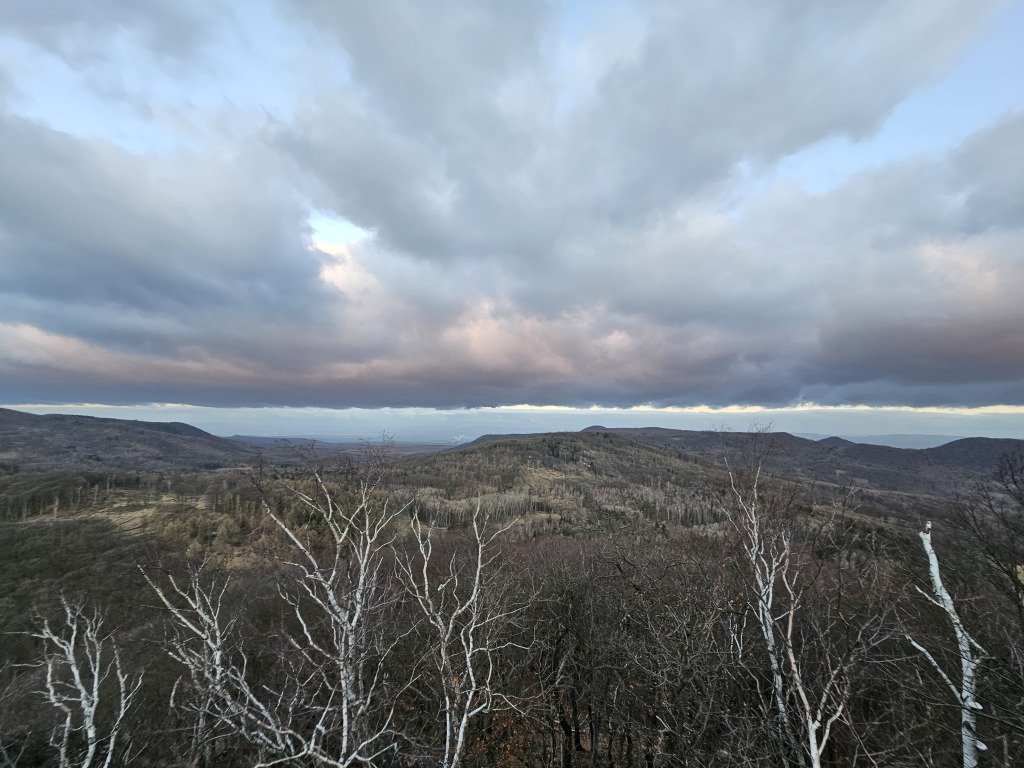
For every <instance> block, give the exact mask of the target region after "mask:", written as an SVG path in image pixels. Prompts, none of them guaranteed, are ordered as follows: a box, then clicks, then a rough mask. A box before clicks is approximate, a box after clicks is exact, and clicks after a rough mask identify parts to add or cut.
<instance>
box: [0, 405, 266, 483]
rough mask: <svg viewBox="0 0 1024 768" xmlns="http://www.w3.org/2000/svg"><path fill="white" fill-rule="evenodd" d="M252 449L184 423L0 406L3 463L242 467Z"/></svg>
mask: <svg viewBox="0 0 1024 768" xmlns="http://www.w3.org/2000/svg"><path fill="white" fill-rule="evenodd" d="M250 456H251V450H249V449H247V448H246V447H244V446H241V445H238V444H235V443H233V442H231V441H230V440H226V439H224V438H221V437H216V436H214V435H211V434H210V433H209V432H204V431H203V430H201V429H199V428H198V427H193V426H192V425H191V424H185V423H182V422H152V421H129V420H125V419H108V418H101V417H95V416H71V415H66V414H47V415H36V414H33V413H25V412H23V411H15V410H12V409H9V408H0V465H2V466H3V467H4V468H6V469H7V470H8V471H10V470H12V469H21V470H41V469H62V470H64V469H68V470H89V469H95V470H104V469H134V470H152V471H164V470H190V469H218V468H221V467H231V466H238V465H240V464H243V463H245V462H246V461H247V460H248V459H249V457H250Z"/></svg>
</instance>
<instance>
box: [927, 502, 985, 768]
mask: <svg viewBox="0 0 1024 768" xmlns="http://www.w3.org/2000/svg"><path fill="white" fill-rule="evenodd" d="M919 535H920V538H921V545H922V547H924V551H925V555H926V556H927V557H928V575H929V578H930V580H931V594H929V593H928V592H925V591H924V590H923V589H921V588H920V587H917V591H918V592H919V593H920V594H921V595H923V596H924V597H925V598H926V599H927V600H928V601H929V602H930V603H932V605H935V606H936V607H938V608H940V609H941V610H942V611H943V612H944V613H945V614H946V618H947V619H948V620H949V623H950V625H952V628H953V634H954V636H955V637H956V644H957V650H958V652H959V656H960V683H959V685H958V684H957V683H955V682H954V681H953V678H952V677H951V676H950V675H949V673H947V672H946V670H944V669H943V668H942V665H941V664H940V663H939V662H938V661H937V660H936V658H935V656H934V655H932V653H931V652H930V651H929V650H928V649H927V648H926V647H925V646H923V645H922V644H921V643H919V642H918V641H917V640H915V639H914V638H913V637H911V636H910V635H909V634H908V635H907V640H908V641H909V642H910V644H911V645H912V646H913V647H914V648H915V649H916V650H917V651H919V652H920V653H921V654H922V655H923V656H924V658H925V659H927V661H928V663H929V664H930V665H931V666H932V668H933V669H934V670H935V671H936V673H938V675H939V677H941V678H942V681H943V683H945V685H946V687H947V688H948V689H949V691H950V693H951V694H952V696H953V698H954V700H955V701H956V702H957V707H958V709H959V710H960V746H961V753H962V760H963V763H962V764H963V768H976V766H977V765H978V753H979V752H984V751H985V750H986V749H987V747H986V746H985V744H984V742H982V741H981V739H980V738H978V712H979V711H980V710H981V709H982V705H981V704H980V703H979V702H978V697H977V691H978V672H979V671H980V669H981V665H982V664H983V663H984V662H985V660H986V659H987V658H988V656H987V654H986V653H985V649H984V648H982V647H981V645H980V644H979V643H978V641H977V640H975V639H974V637H973V636H972V635H971V633H970V632H968V631H967V628H966V627H965V626H964V623H963V620H962V619H961V618H960V614H959V612H958V611H957V609H956V604H955V603H954V602H953V597H952V595H950V594H949V590H947V589H946V585H945V584H944V583H943V581H942V571H941V569H940V568H939V558H938V555H936V554H935V548H934V547H933V546H932V524H931V522H930V521H929V522H928V523H927V524H926V525H925V529H924V530H923V531H921V533H920V534H919Z"/></svg>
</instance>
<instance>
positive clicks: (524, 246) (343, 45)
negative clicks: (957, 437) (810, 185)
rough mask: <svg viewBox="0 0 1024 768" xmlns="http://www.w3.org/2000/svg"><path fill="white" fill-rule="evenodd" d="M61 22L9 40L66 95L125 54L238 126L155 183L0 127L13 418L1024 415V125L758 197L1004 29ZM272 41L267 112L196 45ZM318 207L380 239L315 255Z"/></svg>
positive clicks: (354, 8)
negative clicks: (71, 76)
mask: <svg viewBox="0 0 1024 768" xmlns="http://www.w3.org/2000/svg"><path fill="white" fill-rule="evenodd" d="M72 5H74V8H71V7H70V6H69V7H68V9H67V13H66V14H63V15H61V14H57V13H50V12H44V11H43V10H41V8H42V6H40V5H39V4H29V3H21V2H15V3H12V4H9V5H7V6H4V9H3V10H0V22H6V23H7V24H8V25H9V26H8V29H9V31H8V34H9V35H15V36H20V38H21V39H22V40H23V41H25V42H26V44H27V45H31V46H37V47H41V48H42V49H45V50H48V51H50V52H52V53H55V54H57V55H59V56H61V57H64V58H65V59H66V60H67V61H69V62H71V64H72V65H73V66H81V67H89V66H92V64H90V63H89V62H90V61H92V60H93V59H94V58H96V57H100V58H102V57H103V56H104V55H105V54H104V48H103V45H102V44H100V43H97V42H95V41H103V40H110V39H113V38H116V37H117V35H119V34H123V30H125V29H127V30H130V31H131V33H132V34H133V35H135V39H136V43H137V45H136V46H135V47H134V48H131V51H130V52H129V53H125V52H124V51H121V52H119V53H118V54H117V55H118V56H119V57H121V58H119V59H117V61H118V62H120V63H122V64H123V63H126V62H128V61H129V60H132V61H134V60H135V59H132V57H137V63H138V65H139V66H140V67H143V68H144V69H145V70H146V71H149V70H148V69H147V68H155V69H157V70H160V71H162V72H163V73H164V74H165V75H166V78H169V79H170V81H171V82H172V83H173V82H174V78H175V76H176V75H175V73H178V72H181V71H183V70H185V69H188V68H190V67H192V68H193V69H194V68H196V67H200V68H202V69H203V71H208V72H210V73H211V74H212V75H213V76H216V75H218V74H223V76H224V79H223V81H222V87H223V89H224V94H223V97H222V98H221V99H220V100H219V101H216V102H215V104H214V105H213V106H202V105H198V106H196V105H193V106H192V107H189V109H188V110H187V112H181V113H179V114H178V117H181V118H182V119H181V120H180V121H178V122H175V121H174V120H169V119H168V117H167V114H166V113H160V111H159V110H154V112H153V116H151V117H150V118H140V119H152V120H153V121H157V122H159V123H160V126H161V130H165V131H171V132H172V133H174V132H177V133H175V134H174V135H176V136H179V137H180V136H185V135H187V136H188V141H187V142H181V143H172V144H171V146H170V148H164V149H161V150H160V151H156V150H140V149H129V148H127V147H126V146H124V145H123V144H122V143H119V141H118V140H117V136H116V130H111V131H110V135H104V136H86V135H72V134H70V133H67V132H64V131H61V130H59V129H58V128H57V127H55V126H54V125H52V124H48V123H47V121H46V120H45V119H44V118H42V117H39V116H33V117H29V116H26V115H24V114H19V113H18V111H17V109H18V106H17V104H14V103H7V102H4V101H3V100H2V99H0V110H5V111H0V146H4V147H6V148H11V151H5V152H4V153H3V155H2V157H0V273H2V276H3V280H2V281H0V401H7V402H19V401H22V402H24V401H39V400H40V399H41V398H43V399H52V400H54V401H61V400H65V401H67V400H73V401H83V400H90V401H96V402H105V401H106V402H120V403H131V402H148V401H160V402H169V401H174V402H186V403H196V404H210V405H318V406H365V407H376V406H435V407H462V406H491V405H503V404H515V403H523V402H529V403H536V404H559V405H589V404H591V403H600V404H604V405H614V406H629V405H634V404H638V403H655V404H659V405H681V406H686V405H696V404H710V405H720V406H721V405H728V404H730V403H749V404H760V405H766V406H781V405H786V404H790V403H795V402H804V401H815V402H822V403H835V404H842V403H861V402H863V403H885V404H897V405H898V404H913V405H981V404H989V403H1019V402H1020V400H1021V393H1022V392H1024V387H1022V386H1021V385H1022V383H1024V347H1022V342H1021V339H1020V333H1019V329H1020V328H1022V327H1024V310H1022V309H1021V308H1020V303H1019V300H1018V297H1019V296H1020V295H1021V289H1022V288H1024V263H1022V257H1021V253H1024V250H1022V248H1021V246H1022V245H1024V204H1022V203H1021V201H1022V200H1024V181H1022V180H1021V177H1020V174H1019V173H1016V172H1015V171H1016V170H1017V168H1018V167H1019V165H1020V164H1019V163H1014V162H1012V158H1017V157H1021V156H1022V152H1024V113H1014V114H1010V115H1006V116H1005V117H1004V118H1003V119H1002V120H1000V121H999V122H997V123H996V124H993V125H991V126H989V127H988V128H986V129H984V130H982V131H980V132H978V133H976V134H975V135H973V136H971V137H969V138H967V139H966V140H965V141H964V142H963V144H962V145H960V146H958V147H952V148H949V150H948V151H947V152H945V153H944V154H936V155H930V156H925V155H922V156H916V157H907V158H904V159H902V160H899V161H897V162H891V163H887V164H884V165H879V166H877V167H874V168H867V169H864V170H862V171H861V172H859V173H857V174H855V175H854V176H852V177H850V178H848V179H846V180H845V181H843V182H842V183H840V184H838V185H837V186H835V187H834V188H832V189H830V190H827V191H825V192H822V193H819V194H812V193H811V192H809V191H807V189H805V188H804V187H803V186H802V185H801V184H800V183H799V180H798V179H786V178H780V177H779V176H778V174H776V173H775V169H776V168H777V164H778V163H779V162H780V161H782V160H783V159H784V158H786V157H787V156H789V155H791V154H793V153H796V152H800V151H806V150H808V149H809V148H813V147H815V146H816V145H818V144H819V143H820V142H822V141H824V140H827V139H828V138H830V137H836V136H846V137H851V138H852V139H854V140H857V139H863V138H865V137H869V136H870V135H872V133H873V132H874V131H876V130H877V129H878V128H879V127H880V126H881V125H882V124H883V122H884V121H885V119H886V117H887V115H888V114H889V113H890V112H891V111H892V110H893V108H894V107H896V105H898V104H899V103H901V102H902V101H903V100H904V99H905V98H906V97H907V96H908V95H910V94H911V93H913V92H915V91H916V90H918V89H920V88H922V87H924V86H926V85H928V84H929V83H932V82H934V81H935V80H936V79H937V78H939V77H940V76H941V75H942V74H943V73H944V72H945V71H947V70H948V68H949V67H950V66H952V64H953V62H954V61H955V59H956V57H957V56H958V55H960V54H961V52H962V51H963V50H964V49H965V46H968V45H969V44H971V43H972V41H973V40H975V39H976V36H977V35H978V33H979V30H980V29H981V28H982V26H983V24H984V23H985V22H986V20H987V19H989V18H990V16H991V13H992V12H993V9H994V8H995V7H996V5H997V4H996V3H978V2H972V3H967V2H962V1H959V0H941V1H940V2H934V1H933V2H924V0H912V1H911V2H901V3H894V2H883V1H882V0H877V1H876V2H852V1H851V2H836V3H830V4H827V5H821V4H808V3H803V2H796V1H795V0H794V2H781V3H773V4H769V5H765V4H763V3H755V2H750V1H747V0H733V1H731V2H727V3H719V4H686V5H679V4H676V3H659V2H651V3H641V4H637V5H635V6H630V8H628V9H625V8H619V9H617V10H614V9H613V10H612V11H608V12H607V13H604V12H598V11H594V10H592V9H588V8H579V7H577V6H576V5H568V6H564V7H563V6H559V5H555V4H551V3H542V2H526V3H515V4H506V3H500V4H484V5H480V4H472V3H463V2H454V0H452V2H445V3H441V4H440V5H438V4H434V5H431V6H430V7H429V8H427V7H426V6H421V5H419V4H415V3H409V2H403V1H402V0H387V1H386V2H380V3H371V4H365V3H334V2H326V0H277V3H276V5H274V6H268V5H264V4H257V5H256V6H253V8H255V9H256V10H255V11H254V15H253V16H252V17H246V18H245V19H242V18H241V17H240V16H239V15H238V13H237V8H236V9H235V10H232V7H231V6H230V5H228V4H225V5H223V6H221V5H214V6H209V8H210V9H212V10H204V9H205V8H206V6H199V5H194V4H164V3H156V4H147V5H145V6H138V7H136V6H133V7H132V9H130V10H129V11H124V12H120V11H118V8H119V7H120V6H117V4H111V3H96V4H88V6H86V5H81V4H72ZM115 6H117V7H115ZM581 14H582V15H581ZM260 19H263V20H264V21H263V22H261V21H259V20H260ZM264 22H265V23H266V25H267V26H266V27H265V28H258V26H259V24H260V23H264ZM278 29H279V30H281V36H282V39H284V38H287V39H289V40H292V41H293V42H294V41H295V40H303V41H305V44H306V45H307V47H308V51H303V52H302V53H301V54H300V53H298V52H297V51H298V47H296V48H295V51H293V52H294V53H295V56H294V58H292V59H290V58H289V56H286V55H285V54H284V53H283V52H281V51H278V52H276V53H273V54H271V53H266V56H268V57H270V56H271V55H273V57H275V58H274V60H275V61H277V60H281V61H283V62H284V63H283V64H282V66H281V67H280V72H279V73H278V76H279V78H280V79H279V80H274V81H272V82H271V81H267V82H266V87H267V89H268V96H267V104H268V105H270V106H268V107H267V108H266V110H265V111H264V112H262V113H260V111H259V110H258V109H254V108H253V105H252V103H251V94H252V93H253V92H254V90H255V86H254V85H253V84H252V83H246V82H243V81H242V80H240V79H239V77H241V76H240V75H239V72H244V70H245V69H246V63H247V61H248V60H247V59H245V58H240V59H239V60H238V61H233V62H232V63H231V65H230V67H228V68H227V69H222V68H223V67H227V65H226V64H225V55H221V54H218V55H214V54H212V53H211V52H210V51H211V50H212V49H214V48H216V47H217V46H216V45H214V44H213V42H212V41H217V43H218V44H219V43H221V42H223V41H224V40H227V39H228V38H229V37H230V36H231V35H236V34H248V32H251V33H252V34H254V35H256V37H254V38H253V40H255V39H257V38H258V39H259V40H261V41H269V40H272V39H273V34H271V33H272V31H273V30H278ZM228 30H231V31H230V33H229V31H228ZM246 30H248V32H246ZM567 30H571V33H570V32H567ZM253 40H249V41H248V43H247V44H245V45H239V46H237V47H236V48H231V49H230V50H232V51H236V50H237V51H240V52H247V53H245V55H247V56H256V57H257V59H253V60H252V69H253V71H254V72H259V73H261V74H260V76H261V77H262V76H263V74H262V73H265V72H266V71H267V70H268V66H267V63H266V62H267V60H269V59H267V60H264V59H262V58H259V57H260V56H262V55H264V54H263V53H261V52H260V51H259V49H258V48H257V47H255V45H254V44H253ZM90 41H92V42H90ZM282 45H283V44H282ZM282 50H283V49H282ZM288 50H289V51H292V49H291V48H289V49H288ZM239 55H241V54H239ZM289 55H290V54H289ZM314 64H315V65H317V66H321V65H322V66H323V67H324V69H323V70H322V71H321V72H320V73H318V74H317V73H316V71H315V70H312V69H311V67H312V66H314ZM2 73H3V62H2V60H0V75H2ZM310 78H313V79H312V80H311V79H310ZM2 82H3V80H2V77H0V92H2ZM191 82H192V79H191V78H190V77H182V78H181V79H180V83H181V84H182V85H181V87H182V90H181V91H180V92H171V91H167V92H164V91H163V90H161V92H160V93H159V94H156V93H155V92H154V94H153V100H154V102H160V103H170V104H176V105H182V104H185V103H186V102H187V101H188V98H189V93H190V92H189V91H188V88H190V87H191V86H190V85H188V84H189V83H191ZM261 82H262V81H261ZM161 83H163V84H162V85H161V88H162V89H163V88H165V86H166V83H164V81H163V80H161ZM318 86H321V87H318ZM133 87H143V86H133ZM234 89H238V90H234ZM270 91H272V92H270ZM204 93H205V92H204ZM129 96H130V98H131V99H136V100H137V99H138V98H140V94H139V93H136V92H133V93H132V94H130V95H129ZM129 96H125V97H124V98H129ZM145 96H146V94H145V92H143V93H142V94H141V97H145ZM91 98H95V99H96V100H97V102H96V103H99V102H100V101H103V102H105V103H106V102H110V100H112V99H113V100H116V99H117V98H120V97H119V96H118V95H117V94H116V93H114V92H107V91H104V92H99V91H97V93H95V94H93V95H92V97H91ZM206 98H208V94H207V95H205V96H204V99H206ZM143 100H145V99H144V98H143ZM285 103H287V104H288V106H287V108H284V107H281V106H280V105H282V104H285ZM186 114H187V118H188V119H184V117H182V116H183V115H186ZM314 209H316V210H323V211H327V212H330V213H333V214H334V215H337V216H338V217H339V218H342V219H345V220H347V221H350V222H352V223H353V224H355V225H356V226H358V227H360V228H362V229H364V230H366V231H367V232H369V233H371V234H370V236H369V237H368V238H366V239H364V240H360V241H359V242H354V243H351V244H349V246H347V247H346V248H335V249H333V250H328V249H326V248H321V247H318V246H317V244H316V243H314V242H313V241H312V231H311V229H310V228H309V226H308V223H307V222H308V216H309V214H310V211H311V210H314Z"/></svg>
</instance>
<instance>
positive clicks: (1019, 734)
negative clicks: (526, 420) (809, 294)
mask: <svg viewBox="0 0 1024 768" xmlns="http://www.w3.org/2000/svg"><path fill="white" fill-rule="evenodd" d="M735 445H737V446H738V447H734V448H733V449H730V450H728V451H725V452H722V453H721V454H720V455H716V456H714V457H711V458H709V457H698V456H695V455H690V454H686V453H684V452H680V451H674V450H671V449H670V448H667V447H664V446H657V445H652V444H642V443H640V442H636V441H633V440H630V439H628V438H626V437H623V436H618V435H612V434H607V433H605V434H602V433H600V432H593V433H590V434H577V435H570V436H566V435H562V436H549V437H536V438H530V439H524V440H518V441H504V442H495V443H488V444H484V445H481V446H478V447H474V448H472V449H467V450H462V451H456V452H446V453H438V454H434V455H431V456H423V457H415V456H414V457H403V458H401V459H398V460H396V459H391V458H389V457H388V456H386V455H385V454H386V452H385V451H384V450H382V449H369V450H368V452H367V453H366V455H364V456H363V457H362V458H361V460H360V461H358V462H351V461H342V460H340V459H337V458H335V459H331V460H320V459H318V458H317V457H316V456H315V455H314V454H313V453H312V452H309V453H308V455H305V456H303V457H302V458H301V460H300V461H295V462H293V463H292V465H291V466H287V467H285V466H281V465H280V464H271V463H260V462H256V463H253V464H252V465H250V466H249V467H247V468H245V469H244V470H243V469H239V470H219V471H205V472H195V473H169V472H165V473H158V472H131V471H113V470H110V471H103V472H95V473H89V472H78V473H76V472H24V471H16V468H12V467H7V468H6V469H5V474H4V475H3V477H2V479H3V486H2V491H3V493H2V495H0V517H2V524H0V525H2V528H0V532H2V538H0V554H2V559H0V576H2V578H3V580H4V581H3V583H4V592H3V595H2V596H0V631H3V632H4V634H3V636H2V641H0V642H2V644H3V648H4V654H3V668H2V675H0V765H8V766H14V765H17V766H38V765H55V766H118V765H138V766H202V767H204V768H209V767H210V766H253V765H259V766H270V765H296V766H339V767H340V766H355V765H363V766H365V765H374V766H382V767H383V766H443V767H444V768H454V767H455V766H467V767H469V766H523V767H524V768H527V767H530V768H541V767H544V768H548V767H551V768H553V767H555V766H558V767H559V768H570V767H575V768H583V767H584V766H591V767H593V768H597V767H598V766H600V767H602V768H605V767H607V768H612V767H616V768H618V767H620V766H621V767H627V766H630V767H631V766H636V768H648V767H650V768H653V767H654V766H794V767H795V766H799V767H801V768H805V767H810V766H961V765H962V766H976V765H981V766H1013V765H1024V758H1022V757H1020V755H1021V754H1024V578H1022V575H1021V574H1022V568H1024V454H1021V453H1020V452H1017V453H1011V454H1007V455H1005V456H1004V457H1003V458H1001V459H1000V460H999V461H998V462H997V464H996V466H993V467H991V468H989V469H988V470H987V471H985V472H984V473H981V474H979V475H978V479H976V480H974V481H972V482H970V483H964V484H961V487H960V488H959V490H957V491H956V492H952V493H945V492H944V493H942V494H936V495H928V494H920V493H901V492H898V491H892V490H888V491H884V492H882V491H878V490H874V491H870V490H865V489H862V488H858V487H856V485H855V484H853V485H851V484H847V485H843V484H841V483H836V482H814V481H811V480H808V479H807V478H806V477H804V476H799V477H798V474H797V473H785V472H782V471H781V470H780V466H779V465H778V463H777V462H776V463H774V464H773V459H772V451H773V438H772V436H771V435H769V434H766V433H758V434H753V435H751V436H749V438H746V439H745V440H743V441H742V442H739V443H736V444H735Z"/></svg>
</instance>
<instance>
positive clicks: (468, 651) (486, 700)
mask: <svg viewBox="0 0 1024 768" xmlns="http://www.w3.org/2000/svg"><path fill="white" fill-rule="evenodd" d="M489 522H490V519H489V515H488V514H487V513H486V512H484V511H482V510H481V505H480V503H479V502H477V505H476V508H475V510H474V511H473V515H472V518H471V526H472V539H471V551H470V553H469V554H468V557H466V558H460V557H459V553H458V552H456V551H453V552H452V553H451V555H450V557H448V558H447V562H442V563H438V562H437V560H438V557H437V556H436V553H435V550H434V541H433V538H432V536H431V529H430V527H429V526H428V525H426V524H425V523H424V522H423V521H422V520H421V519H420V517H419V515H418V514H416V513H414V514H413V516H412V520H411V526H412V534H413V538H414V540H415V543H416V557H406V558H404V559H400V560H399V569H400V572H401V575H402V579H403V581H404V582H405V585H406V589H407V590H408V592H409V594H410V595H412V597H413V598H415V600H416V604H417V605H418V606H419V609H420V611H421V613H422V616H423V619H424V621H425V622H426V625H427V628H428V630H427V632H428V641H427V645H428V650H427V654H428V656H429V658H430V665H431V666H432V667H433V671H434V672H435V673H436V679H437V681H438V684H439V688H440V697H441V713H442V715H443V718H444V748H443V753H442V755H441V759H440V762H439V765H440V766H441V767H442V768H457V766H460V765H461V764H462V758H463V754H464V752H465V750H466V744H467V737H468V735H469V726H470V723H471V722H472V721H473V719H474V718H476V717H477V716H478V715H480V714H482V713H484V712H488V711H490V710H491V709H492V708H493V707H494V706H496V705H497V704H505V703H507V698H506V697H504V696H503V695H502V694H501V693H500V692H499V691H498V690H496V680H495V677H496V673H497V668H498V664H499V659H498V655H499V654H500V653H501V652H502V651H503V650H506V649H507V648H509V647H510V646H512V645H513V644H514V640H512V639H511V638H509V637H508V635H507V633H506V632H505V631H504V630H506V629H507V625H508V624H509V623H510V622H514V621H515V618H516V616H517V615H518V614H519V613H521V610H522V609H521V607H516V606H513V605H511V604H510V603H509V602H508V601H507V600H506V599H505V596H504V590H503V589H502V587H501V585H500V584H499V583H498V577H499V575H500V574H499V569H498V568H497V567H496V565H497V564H496V562H495V561H496V554H495V543H496V541H497V540H498V539H499V537H500V536H502V534H504V533H505V532H506V531H507V530H508V528H509V526H505V527H504V528H499V529H497V530H489V527H490V526H489Z"/></svg>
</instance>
